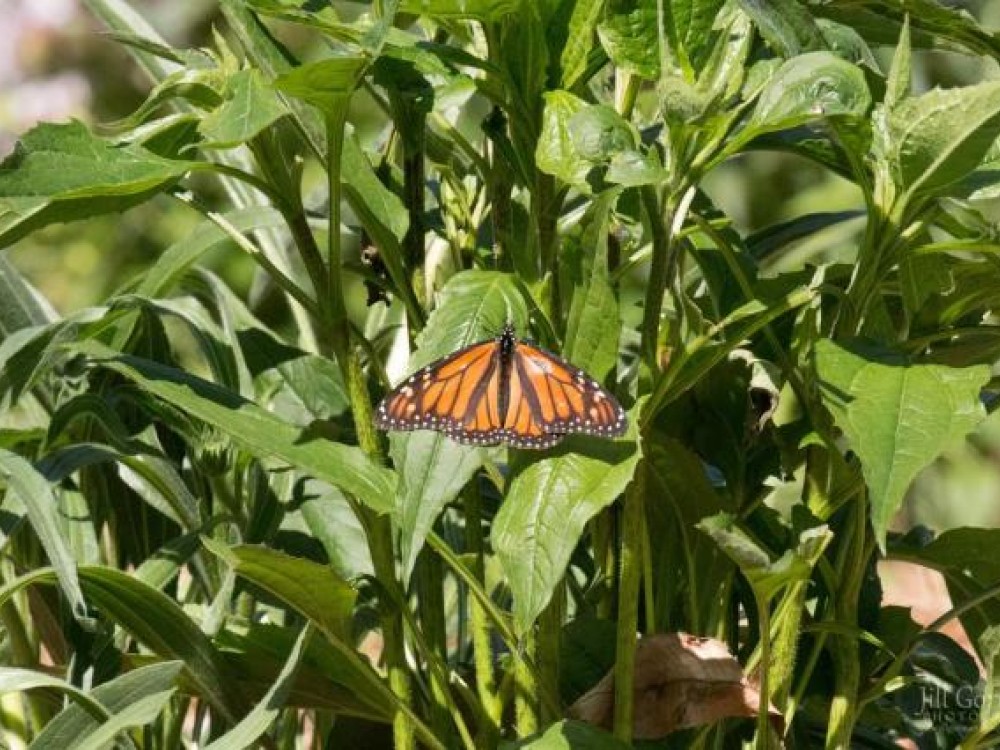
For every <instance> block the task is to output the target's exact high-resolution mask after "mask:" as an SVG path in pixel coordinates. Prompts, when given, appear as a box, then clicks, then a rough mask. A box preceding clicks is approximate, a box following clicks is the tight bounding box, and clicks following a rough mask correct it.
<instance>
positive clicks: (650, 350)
mask: <svg viewBox="0 0 1000 750" xmlns="http://www.w3.org/2000/svg"><path fill="white" fill-rule="evenodd" d="M640 196H641V198H642V206H643V209H644V210H645V212H646V219H647V221H649V230H650V238H651V240H652V246H653V262H652V265H651V266H650V269H649V282H648V283H647V284H646V299H645V303H644V304H643V309H642V342H641V345H640V350H641V352H642V356H643V359H644V361H645V364H646V367H647V368H648V369H649V372H650V373H654V372H656V371H657V369H658V368H657V362H656V347H657V342H658V341H659V337H660V313H661V311H662V310H663V295H664V294H665V292H666V289H667V267H668V262H669V256H670V252H671V251H670V246H671V242H670V235H669V233H668V232H667V229H666V227H667V226H668V225H669V217H665V216H664V214H663V212H661V210H660V201H659V199H658V198H657V195H656V191H655V190H654V189H653V188H652V187H650V186H648V185H647V186H645V187H643V188H641V190H640Z"/></svg>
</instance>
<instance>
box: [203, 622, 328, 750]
mask: <svg viewBox="0 0 1000 750" xmlns="http://www.w3.org/2000/svg"><path fill="white" fill-rule="evenodd" d="M311 636H312V626H311V625H309V624H307V625H306V626H305V627H304V628H302V632H301V633H300V634H299V637H298V638H297V639H296V640H295V645H294V646H293V647H292V650H291V652H290V653H289V654H288V660H287V661H286V662H285V666H284V667H283V668H282V670H281V673H280V674H278V676H277V678H276V679H275V680H274V684H272V685H271V689H270V690H268V691H267V693H266V694H265V695H264V697H263V698H261V700H260V702H259V703H257V705H256V706H254V709H253V711H251V712H250V713H249V714H247V715H246V716H245V717H244V718H243V720H242V721H241V722H240V723H239V724H237V725H236V726H235V727H233V728H232V729H230V730H229V731H228V732H226V733H225V734H224V735H222V736H221V737H219V739H217V740H215V741H214V742H212V743H211V744H210V745H208V746H207V750H243V748H246V747H251V746H253V745H254V744H255V743H256V742H257V741H258V740H259V739H261V737H262V736H263V735H264V732H266V731H267V728H268V727H270V726H271V724H273V723H274V722H275V720H276V719H277V718H278V715H279V714H280V713H281V710H282V709H283V708H285V703H286V702H287V700H288V696H289V693H290V692H291V690H292V684H293V681H294V679H295V673H296V672H297V671H298V668H299V662H300V661H301V660H302V654H303V652H304V651H305V649H306V647H307V646H308V645H309V639H310V638H311Z"/></svg>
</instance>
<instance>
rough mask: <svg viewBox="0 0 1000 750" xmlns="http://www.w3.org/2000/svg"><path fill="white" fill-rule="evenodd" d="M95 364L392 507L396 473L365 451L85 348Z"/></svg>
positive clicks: (254, 447) (140, 362) (176, 375)
mask: <svg viewBox="0 0 1000 750" xmlns="http://www.w3.org/2000/svg"><path fill="white" fill-rule="evenodd" d="M81 350H85V351H86V353H87V354H89V355H90V356H91V359H92V361H93V362H94V363H95V364H97V365H99V366H101V367H106V368H108V369H110V370H114V371H115V372H117V373H119V374H120V375H123V376H125V377H126V378H128V379H129V380H131V381H133V382H134V383H135V384H136V385H138V386H139V387H140V388H142V389H143V390H145V391H148V392H149V393H152V394H153V395H154V396H156V397H157V398H161V399H163V400H164V401H166V402H167V403H169V404H171V405H173V406H175V407H177V408H179V409H181V410H182V411H184V412H186V413H188V414H190V415H191V416H193V417H196V418H197V419H200V420H202V421H203V422H207V423H208V424H210V425H212V426H213V427H216V428H217V429H219V430H221V431H222V432H224V433H225V434H226V435H228V436H229V437H230V438H231V439H232V440H233V441H234V442H236V443H238V444H239V445H241V446H243V447H244V448H245V449H246V450H248V451H250V452H251V453H253V454H254V455H256V456H259V457H262V458H264V457H276V458H280V459H282V460H283V461H287V462H288V463H290V464H292V465H293V466H296V467H298V468H300V469H302V470H304V471H308V472H309V473H311V474H312V475H313V476H315V477H316V478H317V479H321V480H323V481H325V482H329V483H330V484H332V485H334V486H335V487H339V488H340V489H342V490H344V491H345V492H349V493H351V494H353V495H355V496H356V497H357V498H358V499H359V500H361V501H362V502H363V503H365V504H366V505H368V506H369V507H370V508H372V509H373V510H376V511H378V512H385V511H388V510H389V509H390V507H391V497H392V483H393V474H392V472H390V471H389V470H388V469H385V468H383V467H381V466H378V465H377V464H375V463H373V462H372V460H371V459H370V458H368V456H367V455H366V454H365V453H364V452H362V451H361V449H360V448H357V447H354V446H349V445H343V444H340V443H334V442H332V441H330V440H327V439H325V438H322V437H312V436H309V435H307V434H304V433H303V432H302V430H300V429H297V428H295V427H293V426H292V425H290V424H288V423H287V422H284V421H283V420H281V419H280V418H278V417H276V416H275V415H273V414H271V413H270V412H268V411H265V410H263V409H261V408H260V407H259V406H257V405H256V404H253V403H252V402H250V401H247V400H245V399H243V398H241V397H240V396H239V394H236V393H233V392H232V391H229V390H226V389H225V388H221V387H219V386H218V385H216V384H215V383H211V382H209V381H207V380H202V379H201V378H198V377H195V376H194V375H191V374H189V373H186V372H184V371H182V370H177V369H174V368H172V367H167V366H166V365H162V364H160V363H158V362H152V361H150V360H144V359H140V358H139V357H133V356H130V355H122V354H119V353H117V352H114V351H111V350H108V349H106V348H105V347H99V346H97V345H96V344H92V345H89V346H87V347H81Z"/></svg>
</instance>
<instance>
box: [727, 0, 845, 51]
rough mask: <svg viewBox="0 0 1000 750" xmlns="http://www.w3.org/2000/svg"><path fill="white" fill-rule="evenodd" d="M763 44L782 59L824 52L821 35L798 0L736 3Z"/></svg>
mask: <svg viewBox="0 0 1000 750" xmlns="http://www.w3.org/2000/svg"><path fill="white" fill-rule="evenodd" d="M739 5H740V8H742V9H743V11H744V12H745V13H746V14H747V15H748V16H750V18H752V19H753V22H754V25H755V26H756V27H757V29H758V30H759V31H760V35H761V36H762V37H764V41H766V42H767V44H768V46H770V47H771V49H773V50H774V51H775V52H777V53H778V54H779V55H780V56H782V57H794V56H795V55H799V54H801V53H803V52H808V51H810V50H819V49H823V48H824V47H825V46H826V44H825V40H824V39H823V33H822V32H821V31H820V29H819V27H818V26H817V25H816V21H815V20H813V17H812V15H811V14H810V13H809V11H808V10H807V9H806V8H805V7H804V6H803V5H801V4H800V3H798V2H797V0H739Z"/></svg>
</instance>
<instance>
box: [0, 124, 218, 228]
mask: <svg viewBox="0 0 1000 750" xmlns="http://www.w3.org/2000/svg"><path fill="white" fill-rule="evenodd" d="M199 167H200V165H199V164H198V162H191V161H179V160H172V159H164V158H162V157H160V156H157V155H155V154H153V153H152V152H151V151H147V150H146V149H144V148H142V147H141V146H122V147H118V148H116V147H114V146H113V145H112V144H111V143H109V142H108V141H106V140H104V139H101V138H98V137H97V136H95V135H93V134H92V133H91V132H90V131H89V130H87V127H86V126H85V125H84V124H83V123H81V122H79V121H76V120H74V121H72V122H69V123H64V124H58V125H57V124H51V123H46V124H42V125H38V126H37V127H35V128H33V129H32V130H30V131H28V132H27V133H26V134H25V135H24V136H22V138H21V140H20V141H19V142H18V145H17V147H16V148H15V150H14V153H13V154H11V155H10V156H8V157H7V158H6V159H5V160H4V161H3V163H2V164H0V247H5V246H7V245H10V244H12V243H14V242H16V241H17V240H19V239H21V238H22V237H24V236H25V235H27V234H30V233H31V232H34V231H35V230H36V229H39V228H40V227H43V226H46V225H48V224H52V223H55V222H63V221H71V220H74V219H82V218H86V217H89V216H96V215H99V214H103V213H109V212H114V211H124V210H125V209H127V208H130V207H132V206H134V205H136V204H138V203H142V202H143V201H146V200H148V199H149V198H150V197H152V196H153V195H155V194H156V193H158V192H161V191H163V190H165V189H167V188H168V187H170V186H171V185H172V184H174V183H175V182H177V180H179V179H180V178H181V177H183V176H184V175H185V174H186V173H187V172H189V171H190V170H192V169H196V168H199Z"/></svg>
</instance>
